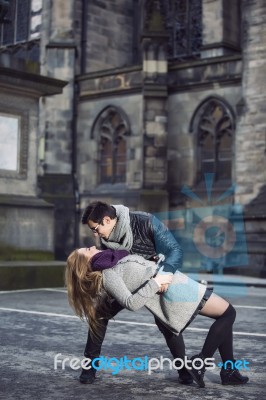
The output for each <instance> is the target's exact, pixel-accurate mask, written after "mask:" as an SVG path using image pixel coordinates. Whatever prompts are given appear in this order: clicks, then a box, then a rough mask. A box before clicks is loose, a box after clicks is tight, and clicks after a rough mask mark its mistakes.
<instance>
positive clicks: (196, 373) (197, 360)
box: [188, 353, 206, 388]
mask: <svg viewBox="0 0 266 400" xmlns="http://www.w3.org/2000/svg"><path fill="white" fill-rule="evenodd" d="M190 361H191V362H192V364H191V369H189V370H188V371H189V373H190V375H191V376H192V378H193V379H194V381H195V382H196V383H197V384H198V385H199V387H201V388H204V387H205V383H204V380H203V379H204V374H205V371H206V368H205V364H204V357H203V354H202V353H200V354H197V355H195V356H193V357H191V359H190Z"/></svg>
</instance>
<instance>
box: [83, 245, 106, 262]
mask: <svg viewBox="0 0 266 400" xmlns="http://www.w3.org/2000/svg"><path fill="white" fill-rule="evenodd" d="M100 252H101V250H98V249H96V247H95V246H92V247H82V248H81V249H78V253H79V254H84V256H85V257H87V259H88V261H89V260H90V259H91V258H92V257H93V256H94V255H95V254H97V253H100Z"/></svg>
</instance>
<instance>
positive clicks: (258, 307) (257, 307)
mask: <svg viewBox="0 0 266 400" xmlns="http://www.w3.org/2000/svg"><path fill="white" fill-rule="evenodd" d="M234 307H235V308H252V309H254V310H266V307H260V306H239V305H236V306H234Z"/></svg>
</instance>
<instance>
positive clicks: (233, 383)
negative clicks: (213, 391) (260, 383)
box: [222, 378, 249, 386]
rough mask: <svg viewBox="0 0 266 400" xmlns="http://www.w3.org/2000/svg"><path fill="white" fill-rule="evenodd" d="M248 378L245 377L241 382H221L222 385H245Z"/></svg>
mask: <svg viewBox="0 0 266 400" xmlns="http://www.w3.org/2000/svg"><path fill="white" fill-rule="evenodd" d="M248 381H249V378H247V379H246V380H245V381H242V382H228V383H227V382H222V385H224V386H240V385H245V384H246V383H248Z"/></svg>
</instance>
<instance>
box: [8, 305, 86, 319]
mask: <svg viewBox="0 0 266 400" xmlns="http://www.w3.org/2000/svg"><path fill="white" fill-rule="evenodd" d="M1 310H2V311H10V312H18V313H22V314H35V315H45V316H47V317H61V318H75V319H79V318H78V317H77V316H76V315H68V314H57V313H49V312H43V311H31V310H20V309H18V308H6V307H0V311H1Z"/></svg>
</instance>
